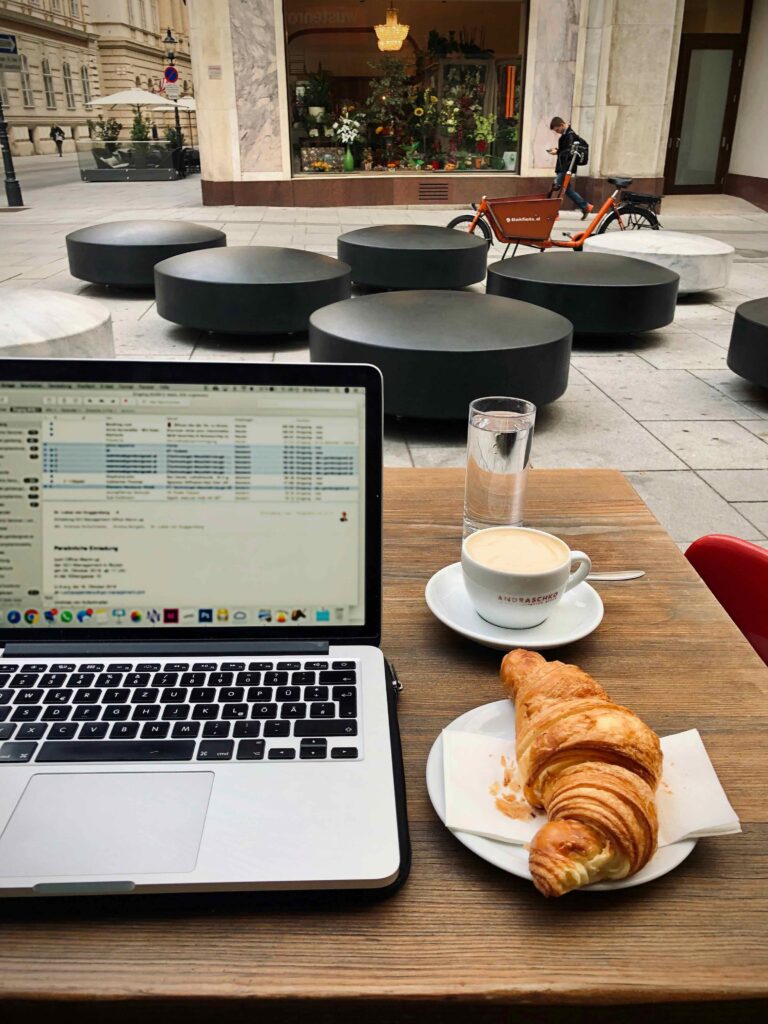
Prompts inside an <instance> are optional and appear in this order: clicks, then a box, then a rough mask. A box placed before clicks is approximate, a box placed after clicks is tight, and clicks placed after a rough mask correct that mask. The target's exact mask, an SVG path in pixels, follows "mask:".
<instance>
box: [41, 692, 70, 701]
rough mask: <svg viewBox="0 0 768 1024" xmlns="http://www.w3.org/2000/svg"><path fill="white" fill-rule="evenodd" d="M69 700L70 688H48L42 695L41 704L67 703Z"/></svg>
mask: <svg viewBox="0 0 768 1024" xmlns="http://www.w3.org/2000/svg"><path fill="white" fill-rule="evenodd" d="M71 700H72V691H71V690H49V691H48V693H46V695H45V697H43V704H69V702H70V701H71Z"/></svg>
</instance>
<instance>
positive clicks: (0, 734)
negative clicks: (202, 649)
mask: <svg viewBox="0 0 768 1024" xmlns="http://www.w3.org/2000/svg"><path fill="white" fill-rule="evenodd" d="M256 724H258V723H254V725H256ZM29 728H30V726H28V725H22V729H29ZM15 729H16V726H15V725H14V724H13V723H12V722H3V723H2V724H0V740H9V739H10V738H11V736H13V733H14V730H15Z"/></svg>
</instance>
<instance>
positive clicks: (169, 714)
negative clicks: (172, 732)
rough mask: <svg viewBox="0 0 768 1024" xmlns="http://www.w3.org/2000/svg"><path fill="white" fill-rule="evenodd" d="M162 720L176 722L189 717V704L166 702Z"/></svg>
mask: <svg viewBox="0 0 768 1024" xmlns="http://www.w3.org/2000/svg"><path fill="white" fill-rule="evenodd" d="M162 718H163V721H164V722H178V721H183V720H184V719H187V718H189V704H167V705H166V706H165V707H164V708H163V715H162Z"/></svg>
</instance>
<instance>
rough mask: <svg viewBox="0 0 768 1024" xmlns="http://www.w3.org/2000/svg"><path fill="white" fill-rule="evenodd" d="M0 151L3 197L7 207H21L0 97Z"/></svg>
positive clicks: (6, 123)
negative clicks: (3, 177) (6, 201)
mask: <svg viewBox="0 0 768 1024" xmlns="http://www.w3.org/2000/svg"><path fill="white" fill-rule="evenodd" d="M0 149H2V151H3V168H4V170H5V195H6V198H7V199H8V205H9V206H14V207H16V206H23V205H24V200H23V199H22V198H21V185H20V184H19V181H18V178H17V177H16V172H15V171H14V169H13V156H12V155H11V144H10V142H9V140H8V122H7V121H6V120H5V112H4V110H3V100H2V97H0Z"/></svg>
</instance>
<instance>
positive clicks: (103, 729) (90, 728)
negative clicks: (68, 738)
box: [77, 722, 109, 740]
mask: <svg viewBox="0 0 768 1024" xmlns="http://www.w3.org/2000/svg"><path fill="white" fill-rule="evenodd" d="M108 731H109V724H108V723H107V722H85V723H84V724H83V725H81V726H80V735H79V736H78V737H77V738H78V739H80V740H103V739H104V737H105V736H106V735H107V732H108Z"/></svg>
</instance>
